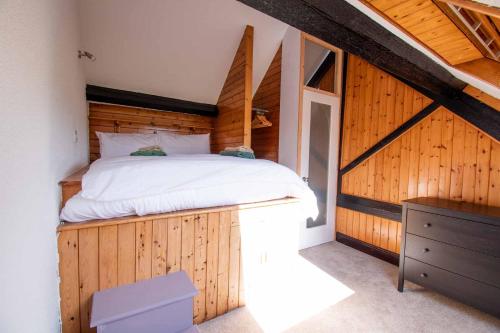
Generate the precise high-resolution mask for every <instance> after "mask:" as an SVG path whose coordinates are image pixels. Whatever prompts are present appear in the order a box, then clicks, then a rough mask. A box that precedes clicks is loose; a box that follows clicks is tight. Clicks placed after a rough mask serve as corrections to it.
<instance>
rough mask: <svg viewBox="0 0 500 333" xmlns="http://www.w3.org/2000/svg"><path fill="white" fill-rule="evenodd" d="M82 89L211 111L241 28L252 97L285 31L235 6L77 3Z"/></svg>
mask: <svg viewBox="0 0 500 333" xmlns="http://www.w3.org/2000/svg"><path fill="white" fill-rule="evenodd" d="M79 5H80V20H81V22H80V24H81V38H82V40H81V45H82V49H84V50H85V51H88V52H90V53H92V54H94V55H95V57H96V60H95V61H94V62H92V61H90V60H84V68H85V75H86V79H87V83H89V84H95V85H99V86H105V87H110V88H115V89H122V90H130V91H136V92H142V93H147V94H153V95H159V96H165V97H172V98H179V99H185V100H190V101H195V102H202V103H211V104H215V103H216V102H217V98H218V97H219V93H220V91H221V89H222V86H223V84H224V81H225V79H226V76H227V73H228V71H229V68H230V66H231V63H232V61H233V57H234V54H235V52H236V50H237V48H238V45H239V42H240V40H241V37H242V35H243V31H244V29H245V26H246V25H247V24H248V25H252V26H253V27H254V29H255V30H254V74H253V90H254V92H255V90H256V89H257V87H258V85H259V83H260V82H261V80H262V78H263V77H264V74H265V72H266V70H267V68H268V66H269V64H270V63H271V61H272V59H273V57H274V54H275V53H276V51H277V49H278V48H279V45H280V43H281V40H282V39H283V36H284V34H285V31H286V29H287V27H288V25H286V24H285V23H283V22H281V21H278V20H276V19H274V18H271V17H270V16H267V15H265V14H263V13H261V12H258V11H256V10H254V9H252V8H250V7H247V6H245V5H243V4H241V3H239V2H237V1H235V0H141V1H138V0H80V3H79Z"/></svg>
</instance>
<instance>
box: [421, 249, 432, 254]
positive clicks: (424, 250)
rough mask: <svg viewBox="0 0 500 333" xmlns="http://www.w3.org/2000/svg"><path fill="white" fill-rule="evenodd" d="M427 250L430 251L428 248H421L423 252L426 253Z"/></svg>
mask: <svg viewBox="0 0 500 333" xmlns="http://www.w3.org/2000/svg"><path fill="white" fill-rule="evenodd" d="M429 251H430V250H429V249H428V248H425V249H423V250H422V252H423V253H427V252H429Z"/></svg>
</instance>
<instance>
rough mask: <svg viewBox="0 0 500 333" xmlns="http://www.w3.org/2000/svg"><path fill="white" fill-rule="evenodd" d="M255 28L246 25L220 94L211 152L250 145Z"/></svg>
mask: <svg viewBox="0 0 500 333" xmlns="http://www.w3.org/2000/svg"><path fill="white" fill-rule="evenodd" d="M252 67H253V27H251V26H247V27H246V28H245V32H244V34H243V37H242V39H241V42H240V45H239V47H238V50H237V51H236V54H235V56H234V60H233V63H232V65H231V68H230V70H229V73H228V74H227V78H226V81H225V82H224V86H223V88H222V91H221V93H220V95H219V100H218V101H217V107H218V109H219V115H218V116H217V118H216V119H215V124H214V128H215V130H214V132H213V135H212V152H213V153H218V152H219V151H221V150H224V148H226V147H229V146H241V145H246V146H249V147H250V145H251V121H252V119H251V118H252Z"/></svg>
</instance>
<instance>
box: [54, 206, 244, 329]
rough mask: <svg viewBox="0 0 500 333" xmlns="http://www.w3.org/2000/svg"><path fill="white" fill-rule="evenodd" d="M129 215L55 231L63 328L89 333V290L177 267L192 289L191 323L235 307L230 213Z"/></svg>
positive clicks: (236, 243)
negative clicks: (149, 216) (191, 285)
mask: <svg viewBox="0 0 500 333" xmlns="http://www.w3.org/2000/svg"><path fill="white" fill-rule="evenodd" d="M130 220H131V222H123V221H122V222H119V221H120V219H115V220H109V221H108V222H106V223H101V224H100V225H98V226H92V224H89V225H87V226H86V227H76V228H69V229H62V230H60V234H59V238H58V242H59V258H60V260H59V263H60V266H59V269H60V276H61V284H60V293H61V318H62V325H63V326H62V329H63V332H64V333H75V332H95V330H93V329H90V327H89V320H90V300H91V296H92V294H93V293H94V292H95V291H98V290H103V289H106V288H112V287H116V286H119V285H123V284H128V283H133V282H135V281H140V280H144V279H149V278H152V277H155V276H160V275H165V274H167V273H170V272H176V271H179V270H184V271H186V272H187V274H188V275H189V277H190V278H191V280H192V281H193V283H194V284H195V286H196V288H197V289H198V290H199V294H198V296H196V297H195V299H194V304H193V309H194V321H195V322H196V323H200V322H203V321H205V320H208V319H211V318H214V317H216V316H218V315H221V314H223V313H225V312H227V311H229V310H231V309H234V308H236V307H238V306H241V305H243V299H241V300H240V298H239V283H240V232H239V220H238V212H237V210H234V209H233V210H223V211H216V210H213V209H212V211H211V212H207V213H202V214H190V215H180V214H177V215H176V216H173V217H164V218H155V217H152V218H151V219H150V220H147V219H144V218H142V219H141V218H139V219H137V218H136V219H135V221H134V219H130ZM115 222H116V223H115ZM70 226H71V224H70Z"/></svg>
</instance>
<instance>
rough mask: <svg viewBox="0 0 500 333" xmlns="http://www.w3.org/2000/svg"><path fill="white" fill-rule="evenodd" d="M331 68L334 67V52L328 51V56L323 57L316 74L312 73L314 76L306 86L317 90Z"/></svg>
mask: <svg viewBox="0 0 500 333" xmlns="http://www.w3.org/2000/svg"><path fill="white" fill-rule="evenodd" d="M332 66H335V52H332V51H329V52H328V55H327V56H326V57H325V59H324V60H323V62H322V63H321V65H320V66H319V67H318V69H317V70H316V72H314V75H313V76H312V77H311V79H310V80H309V81H308V82H307V84H306V86H309V87H313V88H318V87H319V84H320V83H321V80H322V79H323V77H324V76H325V75H326V73H328V70H329V69H330V68H331V67H332Z"/></svg>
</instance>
